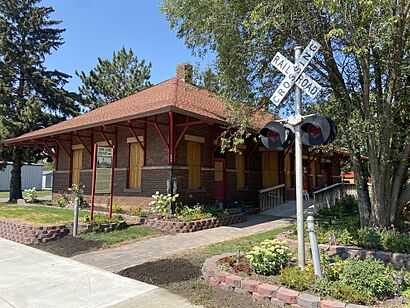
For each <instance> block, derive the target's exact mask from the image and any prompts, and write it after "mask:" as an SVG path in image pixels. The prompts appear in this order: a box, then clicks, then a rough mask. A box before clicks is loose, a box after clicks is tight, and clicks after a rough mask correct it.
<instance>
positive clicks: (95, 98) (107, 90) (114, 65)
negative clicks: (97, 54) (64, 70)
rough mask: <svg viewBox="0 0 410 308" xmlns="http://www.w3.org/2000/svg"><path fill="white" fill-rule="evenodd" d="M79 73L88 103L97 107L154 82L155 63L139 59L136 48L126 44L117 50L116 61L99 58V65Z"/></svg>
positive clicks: (114, 59) (85, 101) (86, 102)
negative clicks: (152, 71) (126, 46)
mask: <svg viewBox="0 0 410 308" xmlns="http://www.w3.org/2000/svg"><path fill="white" fill-rule="evenodd" d="M76 74H77V75H78V76H79V77H80V78H81V81H82V82H83V85H82V86H81V87H80V88H79V91H80V93H81V94H82V95H83V99H84V104H85V105H87V106H88V107H90V108H91V109H95V108H98V107H101V106H103V105H106V104H108V103H111V102H113V101H116V100H119V99H121V98H124V97H127V96H129V95H132V94H135V93H137V92H139V91H141V90H143V89H145V88H148V87H150V86H151V85H152V83H151V82H150V81H149V79H150V77H151V63H149V64H147V65H146V64H145V60H144V59H142V60H141V61H140V62H139V61H138V58H137V56H134V52H133V51H132V49H130V50H129V51H127V50H126V49H125V48H124V47H123V48H122V49H121V50H120V51H118V52H117V53H116V52H114V53H113V57H112V60H111V61H110V60H108V59H101V58H98V64H97V66H96V67H95V68H93V69H92V70H91V71H90V73H89V74H88V75H87V74H85V73H84V72H81V73H78V72H76Z"/></svg>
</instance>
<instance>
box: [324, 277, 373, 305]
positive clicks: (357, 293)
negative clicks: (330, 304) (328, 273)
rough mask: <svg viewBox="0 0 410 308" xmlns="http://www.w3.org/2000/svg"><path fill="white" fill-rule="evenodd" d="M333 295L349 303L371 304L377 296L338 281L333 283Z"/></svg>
mask: <svg viewBox="0 0 410 308" xmlns="http://www.w3.org/2000/svg"><path fill="white" fill-rule="evenodd" d="M332 297H334V298H337V299H340V300H343V301H345V302H348V303H355V304H364V305H371V304H374V303H375V302H376V298H375V297H373V296H370V295H369V294H367V293H365V292H362V291H361V290H358V289H356V288H354V287H352V286H349V285H341V284H340V283H339V282H338V281H336V282H334V283H333V284H332Z"/></svg>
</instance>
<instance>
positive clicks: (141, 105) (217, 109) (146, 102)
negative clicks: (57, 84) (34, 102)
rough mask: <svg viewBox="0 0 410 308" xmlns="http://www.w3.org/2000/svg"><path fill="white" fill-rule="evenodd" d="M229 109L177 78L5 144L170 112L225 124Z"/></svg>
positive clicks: (258, 122)
mask: <svg viewBox="0 0 410 308" xmlns="http://www.w3.org/2000/svg"><path fill="white" fill-rule="evenodd" d="M225 106H226V103H225V102H224V101H223V100H222V99H221V98H218V97H217V95H216V94H214V93H212V92H210V91H208V90H206V89H204V88H201V87H197V86H194V85H192V84H190V83H187V82H184V81H183V80H180V79H177V78H175V77H174V78H171V79H169V80H166V81H164V82H162V83H159V84H157V85H155V86H152V87H150V88H147V89H145V90H143V91H140V92H138V93H136V94H134V95H131V96H128V97H125V98H123V99H120V100H118V101H115V102H113V103H110V104H107V105H105V106H102V107H100V108H97V109H94V110H92V111H90V112H87V113H85V114H82V115H79V116H77V117H74V118H72V119H69V120H66V121H64V122H60V123H58V124H55V125H52V126H49V127H46V128H42V129H39V130H36V131H33V132H30V133H27V134H24V135H22V136H19V137H17V138H13V139H8V140H6V141H5V144H6V145H7V144H13V143H17V142H24V141H28V140H33V139H37V138H41V137H47V136H52V135H58V134H62V133H67V132H72V131H79V130H82V129H87V128H91V127H97V126H101V125H107V124H112V123H116V122H121V121H125V120H130V119H136V118H140V117H145V116H151V115H154V114H159V113H162V112H167V111H174V112H177V113H182V114H187V115H191V116H193V117H196V118H201V119H206V120H209V121H211V122H216V123H221V124H222V123H225V122H226V119H227V116H226V111H225ZM256 117H257V118H256ZM256 117H255V119H254V121H253V125H252V126H255V127H258V128H260V127H262V126H263V125H264V124H265V123H266V122H267V121H270V120H272V119H273V118H274V116H273V115H271V114H264V115H257V116H256Z"/></svg>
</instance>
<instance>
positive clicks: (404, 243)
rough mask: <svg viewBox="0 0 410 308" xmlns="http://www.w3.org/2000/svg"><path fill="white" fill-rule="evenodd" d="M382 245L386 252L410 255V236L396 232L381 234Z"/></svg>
mask: <svg viewBox="0 0 410 308" xmlns="http://www.w3.org/2000/svg"><path fill="white" fill-rule="evenodd" d="M381 238H382V243H383V246H384V248H385V249H386V250H388V251H391V252H402V253H410V236H409V235H407V234H405V233H400V232H398V231H396V230H387V231H384V232H382V233H381Z"/></svg>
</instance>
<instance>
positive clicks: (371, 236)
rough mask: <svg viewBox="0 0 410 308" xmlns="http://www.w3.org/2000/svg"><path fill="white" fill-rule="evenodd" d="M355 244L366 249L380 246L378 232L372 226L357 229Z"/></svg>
mask: <svg viewBox="0 0 410 308" xmlns="http://www.w3.org/2000/svg"><path fill="white" fill-rule="evenodd" d="M357 244H358V245H359V246H360V247H363V248H367V249H380V248H381V246H382V245H381V244H382V243H381V235H380V232H379V231H378V230H376V229H374V228H370V227H365V228H361V229H359V230H358V231H357Z"/></svg>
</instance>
